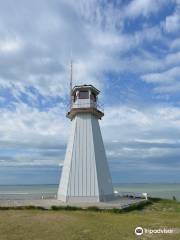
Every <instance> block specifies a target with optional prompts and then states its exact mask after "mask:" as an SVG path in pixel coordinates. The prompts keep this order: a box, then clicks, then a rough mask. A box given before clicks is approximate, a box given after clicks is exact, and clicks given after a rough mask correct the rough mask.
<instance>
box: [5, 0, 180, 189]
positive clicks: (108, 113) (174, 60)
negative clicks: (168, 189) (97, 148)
mask: <svg viewBox="0 0 180 240" xmlns="http://www.w3.org/2000/svg"><path fill="white" fill-rule="evenodd" d="M71 56H72V58H73V61H74V73H73V81H74V83H75V84H84V83H85V84H94V85H95V86H96V87H97V88H99V89H100V90H101V96H100V100H101V102H103V104H104V111H105V117H104V118H103V120H102V121H101V122H100V124H101V129H102V134H103V138H104V142H105V146H106V152H107V157H108V162H109V165H110V170H111V174H112V178H113V181H114V182H180V174H179V173H180V94H179V93H180V1H179V0H132V1H129V0H114V1H113V0H112V1H110V0H109V1H108V0H77V1H74V0H38V1H37V0H31V1H27V0H26V1H24V0H16V1H13V0H6V1H3V0H0V184H18V183H21V184H25V183H29V184H30V183H57V182H58V181H59V175H60V170H61V167H62V165H63V159H64V154H65V149H66V143H67V139H68V134H69V129H70V121H69V120H68V119H66V117H65V113H66V110H67V103H68V87H69V85H68V84H69V83H68V81H69V61H70V59H71Z"/></svg>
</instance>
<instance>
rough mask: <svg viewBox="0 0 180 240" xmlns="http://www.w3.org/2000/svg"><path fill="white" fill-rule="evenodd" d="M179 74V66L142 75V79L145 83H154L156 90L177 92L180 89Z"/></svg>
mask: <svg viewBox="0 0 180 240" xmlns="http://www.w3.org/2000/svg"><path fill="white" fill-rule="evenodd" d="M179 76H180V67H174V68H172V69H169V70H167V71H165V72H160V73H150V74H146V75H143V76H142V79H143V80H144V81H145V82H147V83H153V84H156V85H155V91H156V92H178V91H179V90H180V83H179Z"/></svg>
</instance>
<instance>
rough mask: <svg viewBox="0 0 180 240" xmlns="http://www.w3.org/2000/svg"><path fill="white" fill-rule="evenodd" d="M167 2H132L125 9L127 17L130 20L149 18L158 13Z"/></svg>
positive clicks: (138, 0)
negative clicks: (140, 17)
mask: <svg viewBox="0 0 180 240" xmlns="http://www.w3.org/2000/svg"><path fill="white" fill-rule="evenodd" d="M167 2H168V1H162V0H156V1H152V0H132V1H130V3H129V4H128V5H127V7H126V8H125V16H127V17H130V18H135V17H138V16H143V17H149V16H150V15H151V14H153V13H157V12H158V11H159V10H160V9H161V7H162V6H163V5H165V4H167Z"/></svg>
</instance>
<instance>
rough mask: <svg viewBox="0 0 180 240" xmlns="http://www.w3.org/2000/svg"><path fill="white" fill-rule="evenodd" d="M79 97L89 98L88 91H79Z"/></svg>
mask: <svg viewBox="0 0 180 240" xmlns="http://www.w3.org/2000/svg"><path fill="white" fill-rule="evenodd" d="M79 98H80V99H88V98H89V92H88V91H80V92H79Z"/></svg>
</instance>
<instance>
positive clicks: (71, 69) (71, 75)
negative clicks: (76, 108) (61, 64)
mask: <svg viewBox="0 0 180 240" xmlns="http://www.w3.org/2000/svg"><path fill="white" fill-rule="evenodd" d="M72 85H73V61H72V59H71V62H70V85H69V87H70V92H69V95H70V96H69V97H70V107H71V105H72V96H71V94H72Z"/></svg>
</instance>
